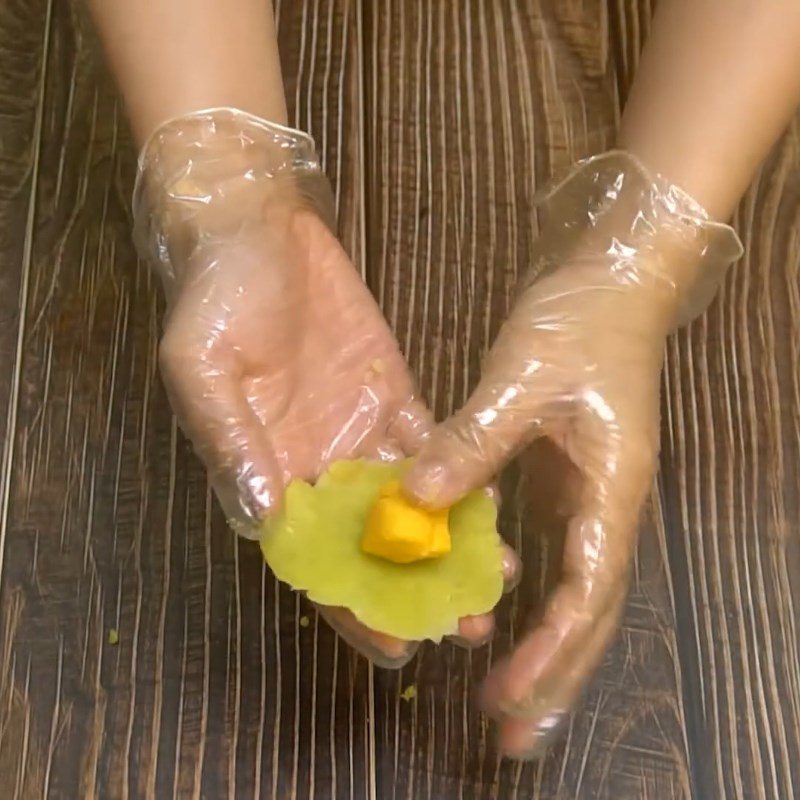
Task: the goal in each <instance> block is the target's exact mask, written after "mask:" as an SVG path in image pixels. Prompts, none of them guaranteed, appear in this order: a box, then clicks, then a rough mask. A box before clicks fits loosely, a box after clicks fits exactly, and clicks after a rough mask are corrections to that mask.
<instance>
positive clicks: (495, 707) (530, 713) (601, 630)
mask: <svg viewBox="0 0 800 800" xmlns="http://www.w3.org/2000/svg"><path fill="white" fill-rule="evenodd" d="M617 626H618V615H617V614H616V613H610V614H607V615H605V616H604V617H603V619H602V620H600V621H599V622H598V624H597V625H596V628H595V631H594V634H593V636H592V638H591V639H590V640H589V641H588V642H586V643H585V645H584V646H583V648H582V649H581V651H580V653H579V657H580V660H581V661H582V662H583V663H582V664H581V666H578V667H576V668H574V669H570V668H569V667H570V665H568V667H567V671H566V672H565V673H564V674H563V675H562V676H561V677H560V678H559V679H558V681H557V682H556V683H554V684H553V685H552V691H548V690H547V687H546V686H541V687H540V691H541V695H540V696H537V697H535V698H532V702H531V703H530V704H529V705H528V707H527V708H526V709H525V711H524V712H520V711H519V710H515V711H514V713H513V714H511V713H505V712H503V711H500V710H499V704H498V701H497V698H496V696H495V697H493V693H496V692H497V689H498V687H499V686H500V685H501V683H502V680H503V677H502V676H503V674H504V673H506V674H507V673H508V671H510V670H513V665H512V664H511V663H510V662H505V663H504V664H500V665H498V666H497V667H495V669H494V670H493V672H492V674H491V675H490V678H491V680H487V683H486V685H485V687H484V695H483V702H484V705H485V707H486V710H487V712H488V713H489V714H490V715H491V716H493V717H494V718H495V719H496V721H497V740H498V747H499V749H500V751H501V752H502V753H503V754H504V755H506V756H508V757H510V758H516V759H523V760H526V759H531V758H536V757H538V756H540V755H542V754H543V752H544V751H545V749H546V748H547V747H548V746H550V745H551V744H552V743H553V742H554V741H555V739H556V738H557V737H558V734H559V732H560V731H561V730H562V729H563V727H564V725H565V723H566V721H567V720H568V717H569V712H570V710H571V709H572V708H573V707H574V705H575V703H576V701H577V699H578V697H579V696H580V693H581V690H582V689H583V688H584V686H585V683H586V673H585V671H584V670H585V669H588V670H589V673H591V672H592V671H593V670H594V669H596V667H597V665H598V664H599V663H600V661H601V660H602V658H603V654H604V653H605V652H606V650H607V649H608V645H609V643H610V642H611V640H612V639H613V637H614V634H615V632H616V630H617ZM572 663H573V664H575V663H576V662H575V661H573V662H572Z"/></svg>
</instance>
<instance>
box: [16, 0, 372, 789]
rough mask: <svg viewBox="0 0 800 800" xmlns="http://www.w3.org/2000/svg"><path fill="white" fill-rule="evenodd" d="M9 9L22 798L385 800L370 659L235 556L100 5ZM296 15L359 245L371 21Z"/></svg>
mask: <svg viewBox="0 0 800 800" xmlns="http://www.w3.org/2000/svg"><path fill="white" fill-rule="evenodd" d="M0 11H2V13H1V14H0V20H2V27H0V30H2V38H1V39H0V46H2V50H0V58H2V67H0V73H2V76H3V77H2V80H3V81H4V83H3V91H4V93H5V95H7V96H8V97H9V103H8V109H7V112H6V107H5V106H6V104H5V102H4V117H5V116H6V113H7V114H8V120H9V121H8V124H6V123H5V122H4V123H3V137H2V139H3V162H2V176H3V183H2V187H3V195H2V202H3V206H2V209H0V210H1V211H2V214H3V216H2V222H3V226H4V227H3V233H2V236H3V240H2V244H3V250H2V256H3V275H4V278H3V280H4V285H3V290H4V296H3V301H2V306H1V307H2V310H3V314H4V315H7V316H4V322H5V320H6V319H8V321H9V326H8V328H7V329H6V327H5V326H4V328H3V339H2V351H0V352H1V353H2V356H3V364H2V370H3V393H2V394H0V402H2V409H1V410H2V411H3V413H4V419H8V420H9V421H8V430H7V432H6V435H4V453H5V455H4V459H5V460H4V469H3V473H2V476H3V481H4V483H3V485H4V487H5V486H7V487H8V494H9V503H8V505H7V509H8V513H7V518H6V517H5V516H4V519H3V523H4V524H3V545H4V546H3V550H2V552H3V556H4V569H3V573H2V601H1V602H0V609H1V613H2V620H1V622H0V624H2V637H0V663H2V666H3V668H2V672H0V675H2V677H1V678H0V708H1V709H2V711H0V768H2V774H0V785H2V787H3V790H2V795H3V796H4V797H12V796H13V797H21V798H28V797H42V796H47V797H53V798H65V800H74V799H75V798H103V799H104V800H105V798H127V797H131V798H156V797H157V798H164V797H173V796H174V797H187V798H188V797H201V796H202V797H211V798H217V797H237V798H239V797H253V798H257V797H261V798H270V797H272V798H286V797H304V798H306V797H307V798H312V797H317V798H329V797H334V796H335V797H343V798H347V797H353V798H362V797H367V796H370V795H372V794H374V793H373V791H372V789H371V784H372V783H373V782H374V779H373V777H372V774H371V769H370V765H371V753H372V742H373V736H372V728H371V725H372V723H371V719H370V717H369V714H368V710H369V683H368V681H369V668H368V666H367V665H366V664H365V662H363V661H357V660H356V659H355V657H354V656H353V655H352V654H351V653H349V652H348V651H347V650H346V649H345V648H344V647H342V646H341V645H340V644H339V642H338V641H337V640H336V638H335V637H334V636H333V634H332V633H331V632H330V631H329V630H328V629H327V628H325V627H324V626H322V625H320V624H318V623H317V621H316V620H315V619H313V620H312V623H311V624H310V625H309V626H308V627H303V626H302V625H301V624H300V617H301V614H306V613H308V610H307V609H303V608H301V607H300V606H299V604H298V601H297V600H296V598H295V597H294V596H293V595H292V594H291V593H290V592H289V591H287V590H285V589H279V588H278V586H277V584H276V583H275V581H274V580H273V579H272V577H271V575H270V574H269V573H268V572H267V571H266V570H265V568H264V567H263V563H262V559H261V558H260V554H259V553H258V550H257V548H256V547H255V546H254V545H246V544H240V545H238V546H237V545H236V544H235V542H234V538H233V537H232V535H231V534H230V533H229V532H228V531H227V529H226V526H225V524H224V520H223V519H222V517H221V514H220V512H219V510H218V508H217V506H216V505H215V504H214V503H213V502H212V499H211V496H210V493H209V491H208V488H207V485H206V480H205V476H204V474H203V471H202V470H201V469H200V467H199V464H198V463H197V461H196V459H195V458H194V457H193V456H192V454H191V452H190V448H189V446H188V445H187V443H186V442H185V440H184V439H183V437H182V436H181V435H180V434H179V432H178V431H177V428H176V426H175V423H174V421H173V419H172V416H171V414H170V412H169V407H168V404H167V401H166V398H165V396H164V392H163V390H162V388H161V384H160V381H159V380H158V377H157V371H156V361H155V352H156V344H157V339H158V334H159V324H160V323H159V320H160V312H161V308H160V301H159V297H160V291H159V288H158V287H157V285H156V281H155V280H154V279H153V278H152V276H151V275H150V273H149V271H148V270H146V269H145V268H144V267H143V266H142V265H138V264H137V262H136V258H135V255H134V252H133V249H132V246H131V240H130V224H131V218H130V207H129V198H130V191H131V186H132V178H133V170H134V155H135V154H134V152H133V149H132V146H131V143H130V141H129V138H128V133H127V127H126V124H125V122H124V119H122V117H121V114H120V112H119V109H118V107H117V101H116V98H115V93H114V91H113V89H112V88H111V86H110V84H109V82H108V80H107V78H106V77H105V75H104V70H103V69H102V64H101V63H100V60H99V55H98V53H99V51H98V48H97V46H96V43H95V42H94V39H93V37H92V36H91V34H90V31H89V27H88V24H87V20H86V19H85V18H84V17H83V16H82V4H81V3H75V4H74V5H72V6H71V5H70V4H68V3H61V2H52V0H39V1H36V0H35V1H34V2H31V3H27V2H26V3H21V2H20V3H11V4H9V3H4V4H3V5H2V7H0ZM279 17H280V32H281V39H282V46H281V51H282V53H284V55H285V56H286V60H285V64H284V68H285V72H286V75H287V89H288V96H289V99H290V104H291V105H292V106H293V107H294V108H295V110H296V115H297V118H298V120H299V122H300V124H302V125H303V126H304V127H307V128H310V130H311V131H312V132H313V133H314V134H315V135H316V136H317V138H318V139H319V140H320V141H321V143H322V145H323V147H324V152H325V157H326V167H327V169H328V172H329V174H330V175H331V176H332V178H333V179H334V184H335V186H336V189H337V196H338V199H339V201H340V213H341V219H342V232H343V236H344V239H345V241H346V243H347V244H348V245H349V246H350V247H351V248H353V249H356V250H357V249H358V241H359V240H358V238H357V237H358V233H359V231H360V221H359V214H360V208H361V204H362V201H361V198H360V194H359V192H360V185H361V180H360V177H359V172H358V169H357V159H356V156H357V152H356V150H355V148H354V147H353V143H354V142H357V132H358V130H359V127H358V92H357V88H358V83H357V76H356V68H357V60H356V58H355V55H354V54H355V52H356V50H355V46H356V34H355V26H356V16H355V14H354V12H353V6H352V4H349V3H347V2H340V3H325V4H322V3H316V2H285V3H282V4H281V6H280V7H279ZM16 92H20V95H19V97H17V95H16ZM4 101H5V97H4ZM6 143H7V144H6ZM354 245H355V247H353V246H354ZM6 292H7V293H8V296H9V297H8V300H6V296H5V295H6ZM20 294H22V296H23V297H22V301H20V300H18V297H19V295H20ZM18 309H22V311H21V313H17V312H18ZM14 326H16V328H15V327H14ZM17 341H19V342H21V343H22V344H21V347H20V348H19V357H17V352H16V350H15V347H16V342H17ZM7 373H8V374H11V375H15V376H18V377H15V378H14V379H13V380H12V381H11V382H10V383H8V384H6V381H5V376H6V374H7ZM11 408H13V409H15V413H10V412H8V413H6V412H7V409H11ZM5 508H6V506H5V504H4V509H5ZM112 629H113V630H115V631H118V637H119V641H118V643H117V644H111V643H110V642H109V638H108V636H109V631H110V630H112Z"/></svg>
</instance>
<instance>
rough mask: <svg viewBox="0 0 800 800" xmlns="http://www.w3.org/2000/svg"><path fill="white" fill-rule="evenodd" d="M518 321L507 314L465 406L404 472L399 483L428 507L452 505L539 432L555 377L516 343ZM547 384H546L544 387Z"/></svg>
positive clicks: (436, 432) (433, 434) (486, 480)
mask: <svg viewBox="0 0 800 800" xmlns="http://www.w3.org/2000/svg"><path fill="white" fill-rule="evenodd" d="M522 325H523V320H522V319H520V318H519V314H517V315H514V314H512V317H511V318H509V320H508V321H507V322H506V324H505V325H504V326H503V329H502V330H501V332H500V336H499V337H498V340H497V343H496V344H495V346H494V347H493V348H492V352H491V353H490V355H489V360H488V362H487V366H486V368H485V370H484V373H483V375H482V377H481V381H480V383H479V384H478V387H477V389H476V390H475V392H474V394H473V395H472V396H471V397H470V398H469V400H468V401H467V403H466V405H465V406H464V407H463V408H462V409H461V410H460V411H459V412H458V413H456V414H455V415H454V416H452V417H450V419H448V420H446V421H445V422H443V423H442V424H441V425H439V426H438V427H436V428H435V429H434V430H433V431H432V432H431V434H430V437H429V438H428V440H427V441H426V443H425V444H424V446H423V447H422V448H421V450H420V452H419V454H418V456H417V459H416V461H415V463H414V465H413V466H412V468H411V469H410V470H409V473H408V475H407V476H406V479H405V482H404V487H405V490H406V492H408V494H409V495H411V496H412V497H414V498H415V499H416V500H417V501H418V502H420V503H423V504H425V505H428V506H430V507H433V508H443V507H445V506H449V505H452V504H453V503H454V502H456V501H457V500H459V499H460V498H461V497H463V496H464V495H465V494H466V493H467V492H469V491H470V490H471V489H476V488H478V487H480V486H484V485H486V484H487V483H489V481H490V480H491V479H492V477H493V476H494V475H496V474H497V473H498V472H499V471H500V470H501V469H502V467H503V466H504V465H505V464H506V463H507V462H508V461H509V460H510V459H511V458H512V457H513V456H514V455H515V454H516V453H517V452H518V451H519V450H520V449H521V448H522V447H523V446H524V445H526V444H528V443H529V442H530V441H531V440H532V439H533V438H535V436H537V435H538V434H539V431H540V429H541V425H542V422H543V412H544V410H545V408H546V407H547V406H548V404H550V403H551V402H552V401H553V399H554V398H552V397H551V396H550V395H551V394H552V393H553V389H552V387H553V386H555V385H558V384H557V382H554V381H550V382H548V381H547V380H545V379H544V374H545V372H546V371H547V368H546V366H545V365H544V364H543V363H541V362H539V361H538V360H537V359H536V358H534V357H532V356H531V355H530V350H529V348H521V347H520V346H519V337H520V336H521V335H529V333H526V332H523V331H520V330H519V329H520V328H521V327H522ZM548 387H550V389H548Z"/></svg>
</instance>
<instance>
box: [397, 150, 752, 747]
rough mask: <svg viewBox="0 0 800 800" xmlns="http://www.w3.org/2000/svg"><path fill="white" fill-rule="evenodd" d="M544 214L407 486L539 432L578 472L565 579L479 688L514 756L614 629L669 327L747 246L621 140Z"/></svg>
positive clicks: (480, 479)
mask: <svg viewBox="0 0 800 800" xmlns="http://www.w3.org/2000/svg"><path fill="white" fill-rule="evenodd" d="M545 212H546V216H547V220H546V222H545V224H544V227H543V230H542V234H541V236H540V238H539V240H538V242H537V244H536V246H535V252H534V253H533V265H532V270H531V275H530V276H528V278H527V280H526V281H525V282H524V283H523V285H522V287H521V292H520V294H519V297H518V299H517V301H516V304H515V306H514V308H513V310H512V312H511V315H510V317H509V318H508V320H507V321H506V323H505V324H504V326H503V327H502V329H501V331H500V334H499V336H498V338H497V341H496V343H495V344H494V346H493V348H492V350H491V352H490V354H489V358H488V361H487V363H486V365H485V367H484V370H483V373H482V376H481V380H480V383H479V385H478V387H477V389H476V390H475V392H474V394H473V395H472V396H471V397H470V399H469V401H468V402H467V404H466V406H465V407H464V408H463V409H462V410H461V411H460V412H458V413H457V414H456V415H455V416H454V417H452V418H451V419H450V420H448V421H446V422H445V423H444V424H443V425H441V426H440V427H439V428H437V429H436V430H435V431H434V432H433V434H432V435H431V437H430V439H429V440H428V442H427V443H426V444H425V445H423V447H422V450H421V451H420V453H419V456H418V459H417V461H416V464H415V466H414V467H413V468H412V471H411V472H410V473H409V475H408V476H407V480H406V485H405V486H406V490H407V491H408V492H409V493H410V494H412V495H413V496H415V497H417V498H418V499H419V500H420V501H422V502H424V503H426V504H428V505H430V506H432V507H438V506H445V505H449V504H450V503H452V502H454V501H455V500H456V499H458V498H459V497H460V496H461V495H463V494H464V493H465V492H467V491H468V490H470V489H471V488H473V487H475V486H481V485H484V484H485V483H486V482H487V481H489V480H490V479H491V477H492V476H493V475H495V474H496V473H497V472H498V471H499V470H500V469H501V468H502V467H503V465H504V464H505V463H506V462H507V461H508V460H509V459H510V458H511V457H512V456H514V455H515V454H517V453H519V452H520V451H521V450H523V449H524V448H525V447H526V446H527V445H528V444H529V443H531V442H532V440H534V439H535V438H537V437H540V436H547V437H550V438H551V439H552V440H553V441H554V442H555V443H556V444H557V445H559V446H560V447H561V448H562V449H563V451H564V452H565V453H566V455H567V456H568V457H569V459H570V460H571V461H572V463H573V465H574V466H575V467H576V468H577V469H576V472H577V473H578V474H579V475H580V480H579V483H580V485H579V486H578V487H577V490H576V487H571V490H568V494H572V495H573V499H576V502H575V506H576V507H575V509H574V514H573V515H572V517H571V519H570V521H569V525H568V532H567V539H566V542H565V549H564V556H563V559H564V560H563V572H562V576H561V581H560V584H559V585H558V586H557V588H556V589H555V590H554V592H553V594H552V595H551V596H550V597H549V598H548V600H547V603H546V607H545V609H544V610H543V613H541V614H540V615H537V618H538V619H539V622H538V624H535V625H534V627H532V629H531V630H530V631H529V632H528V633H527V635H526V636H525V637H523V638H522V639H521V640H520V641H519V643H518V645H517V647H516V649H515V650H514V652H513V653H512V654H511V655H510V656H509V657H508V658H507V659H505V660H504V661H502V662H501V663H499V664H497V665H496V666H495V667H494V669H493V670H492V672H491V673H490V676H489V678H488V681H487V684H486V686H485V692H484V700H485V705H486V708H487V710H488V711H489V713H490V714H492V715H493V716H494V717H495V718H496V719H497V720H498V721H499V722H500V746H501V748H502V750H503V751H504V752H505V753H507V754H509V755H512V756H516V757H526V756H532V755H535V754H536V753H537V752H538V751H539V750H540V749H541V747H542V745H543V744H544V743H545V742H546V741H547V739H548V737H549V735H550V734H552V732H553V731H554V729H555V728H556V727H557V725H558V723H559V722H560V720H561V719H562V718H563V717H564V716H565V714H566V713H567V712H568V710H569V709H570V707H571V705H572V704H573V702H574V701H575V699H576V697H577V695H578V693H579V691H580V689H581V688H582V686H583V685H584V684H585V682H586V680H587V678H588V677H589V675H590V673H591V672H592V670H593V669H594V668H595V666H596V665H597V664H598V662H599V661H600V659H601V657H602V656H603V653H604V651H605V650H606V648H607V646H608V644H609V642H610V641H611V639H612V637H613V636H614V633H615V631H616V628H617V625H618V622H619V619H620V614H621V612H622V609H623V606H624V601H625V597H626V592H627V586H628V578H629V572H630V565H631V562H632V559H633V555H634V549H635V545H636V534H637V525H638V519H639V513H640V509H641V506H642V504H643V502H644V500H645V499H646V497H647V495H648V493H649V490H650V487H651V483H652V479H653V473H654V470H655V466H656V459H657V454H658V449H659V403H658V394H659V375H660V372H661V368H662V361H663V352H664V345H665V339H666V337H667V335H668V333H669V332H670V330H671V329H672V328H673V327H674V325H675V324H676V321H677V320H678V319H680V318H682V317H684V318H685V316H686V315H687V314H688V313H690V312H691V311H696V310H698V305H697V304H698V303H702V302H704V301H706V300H707V299H708V298H709V289H710V288H711V287H715V286H716V285H717V284H718V281H719V279H720V275H721V272H722V270H723V269H724V267H725V266H727V264H729V263H730V261H732V260H733V259H735V258H736V257H738V256H739V255H740V254H741V245H740V243H739V240H738V238H737V237H736V234H735V233H733V231H732V230H731V229H730V228H728V227H727V226H724V225H719V224H715V223H712V222H709V221H708V218H707V216H706V215H705V213H704V212H703V210H702V209H701V208H699V207H698V206H697V205H696V204H695V203H694V202H693V201H691V199H690V198H688V197H687V196H686V195H685V194H684V193H682V192H681V191H680V190H678V189H676V188H675V187H671V186H669V185H668V184H666V183H665V182H664V181H663V180H662V179H660V178H658V177H655V176H650V175H648V173H647V172H646V170H645V169H644V168H643V167H642V166H641V165H640V164H638V163H637V162H636V161H635V160H634V159H633V158H632V157H631V156H629V155H626V154H624V153H620V152H616V153H610V154H607V155H605V156H602V157H597V158H595V159H591V160H589V161H588V162H584V163H583V164H581V165H579V166H578V168H577V169H576V170H575V171H574V172H573V173H572V174H571V176H570V177H569V178H568V179H567V180H566V181H564V182H563V183H562V184H561V185H560V186H559V187H557V188H556V190H555V191H554V192H553V194H552V195H551V196H550V198H549V200H548V202H547V206H546V209H545ZM530 479H531V480H533V481H535V480H536V476H535V475H533V476H531V477H530ZM534 512H535V509H534Z"/></svg>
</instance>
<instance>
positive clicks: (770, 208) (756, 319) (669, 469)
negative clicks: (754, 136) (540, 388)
mask: <svg viewBox="0 0 800 800" xmlns="http://www.w3.org/2000/svg"><path fill="white" fill-rule="evenodd" d="M799 202H800V125H798V124H795V126H794V127H793V128H792V130H791V131H790V133H789V135H788V136H787V137H786V138H785V140H784V141H783V143H782V145H781V146H780V147H779V148H778V149H777V151H776V152H775V153H774V155H773V156H772V157H771V158H770V159H769V161H768V162H767V164H766V165H765V167H764V169H763V170H762V172H761V175H760V176H759V178H758V180H757V181H756V182H755V185H754V186H753V188H752V190H751V191H750V193H749V194H748V195H747V198H746V199H745V201H744V202H743V203H742V205H741V208H740V210H739V212H738V214H737V216H736V226H737V229H738V230H739V231H740V233H741V234H742V238H743V240H744V244H745V247H746V255H745V257H744V259H743V260H742V261H741V262H740V263H739V264H737V265H736V266H735V267H734V268H733V269H732V270H731V273H730V274H729V276H728V279H727V281H726V283H725V286H724V288H723V291H722V293H721V296H720V297H719V298H718V300H717V301H716V302H715V303H714V305H713V306H712V308H711V310H710V312H709V314H708V315H707V316H706V317H705V318H704V319H702V320H700V321H699V322H697V323H696V324H695V325H694V326H693V327H692V328H691V329H690V330H689V331H687V332H684V333H682V334H681V335H680V336H678V337H676V338H675V339H674V340H673V341H671V342H670V347H669V352H668V368H667V373H666V374H667V388H668V392H667V396H666V406H665V417H666V420H667V427H666V432H665V441H664V451H665V452H664V458H663V466H664V469H663V478H662V496H663V498H664V500H663V502H664V507H665V508H666V509H668V510H669V514H668V515H667V520H668V530H669V536H668V542H669V553H670V563H671V565H672V567H673V572H674V575H675V583H676V586H680V587H681V590H680V591H679V592H677V593H676V604H677V608H678V619H679V627H680V631H681V636H680V650H679V652H680V656H681V661H682V663H683V664H684V666H685V670H684V675H685V691H686V693H687V695H692V696H693V697H694V698H696V700H695V702H694V703H693V706H692V708H691V713H689V714H688V723H689V726H688V727H689V742H690V752H691V753H692V761H693V764H694V766H695V774H696V787H697V796H699V797H725V798H728V797H729V798H739V797H748V798H750V797H753V798H781V800H783V798H790V797H797V796H798V792H800V743H798V739H797V731H798V730H800V658H799V657H798V646H799V645H800V640H799V639H798V627H797V626H798V608H797V603H798V602H800V533H799V532H798V520H799V519H800V492H799V490H798V487H800V388H799V387H800V314H799V312H800V206H799ZM687 705H688V704H687Z"/></svg>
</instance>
